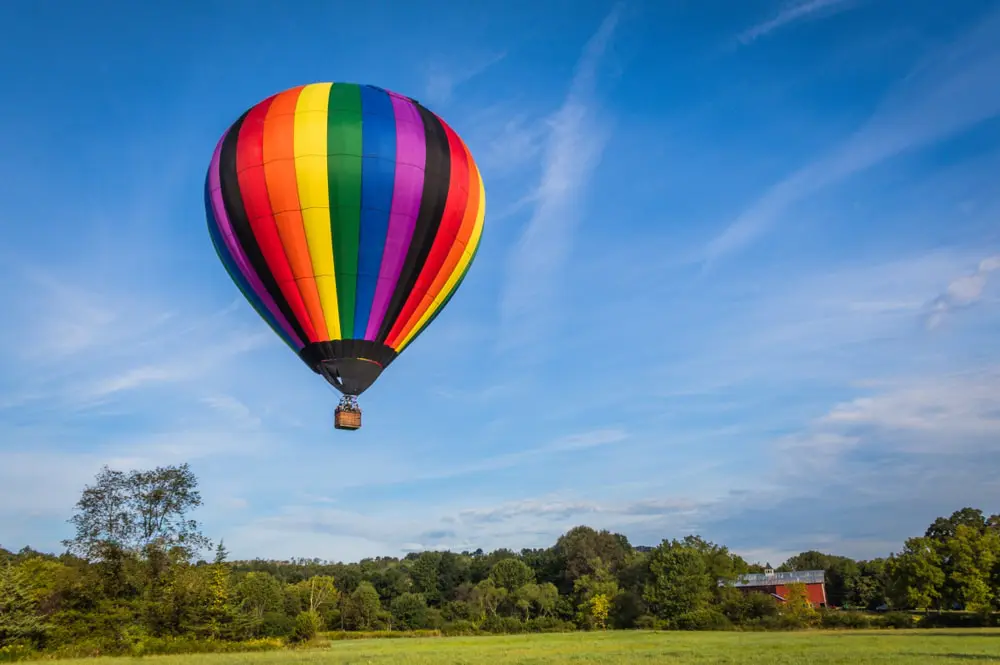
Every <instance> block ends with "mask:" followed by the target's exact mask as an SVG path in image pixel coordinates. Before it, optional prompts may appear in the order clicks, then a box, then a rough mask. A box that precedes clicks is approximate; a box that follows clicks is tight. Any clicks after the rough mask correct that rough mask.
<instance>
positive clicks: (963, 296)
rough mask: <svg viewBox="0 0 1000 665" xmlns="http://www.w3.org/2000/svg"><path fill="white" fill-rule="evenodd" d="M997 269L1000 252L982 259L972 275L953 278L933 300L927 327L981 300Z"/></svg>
mask: <svg viewBox="0 0 1000 665" xmlns="http://www.w3.org/2000/svg"><path fill="white" fill-rule="evenodd" d="M996 270H1000V254H998V255H996V256H989V257H986V258H985V259H983V260H982V261H980V262H979V267H978V268H977V269H976V271H975V272H974V273H972V274H971V275H963V276H961V277H958V278H956V279H954V280H952V281H951V282H950V283H949V284H948V288H947V289H945V292H944V293H942V294H941V295H939V296H938V297H937V298H935V299H934V300H933V301H932V302H931V304H930V313H929V315H928V317H927V327H928V328H937V327H938V326H939V325H941V323H942V322H943V321H944V320H945V318H946V317H947V316H948V315H949V314H950V313H952V312H954V311H955V310H956V309H961V308H965V307H969V306H970V305H973V304H975V303H977V302H979V301H980V300H981V299H982V298H983V292H984V291H985V289H986V285H987V282H988V280H989V275H990V273H991V272H994V271H996Z"/></svg>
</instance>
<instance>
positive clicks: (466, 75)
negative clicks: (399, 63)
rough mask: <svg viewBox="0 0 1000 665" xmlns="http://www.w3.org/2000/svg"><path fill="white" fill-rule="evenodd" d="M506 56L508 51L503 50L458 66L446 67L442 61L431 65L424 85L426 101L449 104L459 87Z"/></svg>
mask: <svg viewBox="0 0 1000 665" xmlns="http://www.w3.org/2000/svg"><path fill="white" fill-rule="evenodd" d="M506 57H507V52H506V51H501V52H499V53H494V54H492V55H489V56H487V57H485V58H481V59H479V60H473V61H471V62H469V61H466V62H465V63H463V64H462V65H460V66H457V67H455V66H447V67H446V66H443V65H441V64H440V63H434V64H431V65H429V66H428V71H427V82H426V84H425V86H424V101H425V102H426V103H428V104H431V105H444V104H447V103H448V102H450V101H451V97H452V94H453V93H454V92H455V89H456V88H457V87H459V86H460V85H462V84H463V83H467V82H468V81H471V80H472V79H474V78H475V77H477V76H479V75H480V74H482V73H483V72H485V71H486V70H487V69H489V68H490V67H492V66H493V65H496V64H497V63H499V62H500V61H501V60H503V59H504V58H506Z"/></svg>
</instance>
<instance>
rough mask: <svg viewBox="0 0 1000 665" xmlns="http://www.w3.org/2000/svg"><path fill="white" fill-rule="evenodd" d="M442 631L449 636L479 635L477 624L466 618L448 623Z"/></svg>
mask: <svg viewBox="0 0 1000 665" xmlns="http://www.w3.org/2000/svg"><path fill="white" fill-rule="evenodd" d="M441 632H442V633H444V634H445V635H449V636H459V635H478V634H479V628H477V627H476V624H474V623H472V622H471V621H467V620H466V619H456V620H455V621H452V622H451V623H446V624H445V625H444V628H442V629H441Z"/></svg>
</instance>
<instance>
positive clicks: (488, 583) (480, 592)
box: [472, 577, 507, 617]
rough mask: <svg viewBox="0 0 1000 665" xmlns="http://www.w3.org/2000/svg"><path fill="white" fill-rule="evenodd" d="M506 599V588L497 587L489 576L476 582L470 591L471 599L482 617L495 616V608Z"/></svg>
mask: <svg viewBox="0 0 1000 665" xmlns="http://www.w3.org/2000/svg"><path fill="white" fill-rule="evenodd" d="M506 599H507V589H505V588H503V587H498V586H497V585H496V583H495V582H494V581H493V578H491V577H487V578H486V579H485V580H483V581H482V582H480V583H479V584H477V585H476V587H475V589H473V592H472V600H473V602H474V603H475V604H476V605H477V606H478V607H479V608H480V611H481V613H482V615H483V617H491V616H496V614H497V609H498V608H499V607H500V604H501V603H502V602H503V601H504V600H506Z"/></svg>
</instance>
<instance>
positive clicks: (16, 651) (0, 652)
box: [0, 644, 37, 663]
mask: <svg viewBox="0 0 1000 665" xmlns="http://www.w3.org/2000/svg"><path fill="white" fill-rule="evenodd" d="M36 656H37V652H36V651H35V650H34V649H32V648H31V647H30V646H28V645H27V644H8V645H7V646H3V647H0V663H16V662H18V661H21V660H31V659H33V658H35V657H36Z"/></svg>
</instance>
